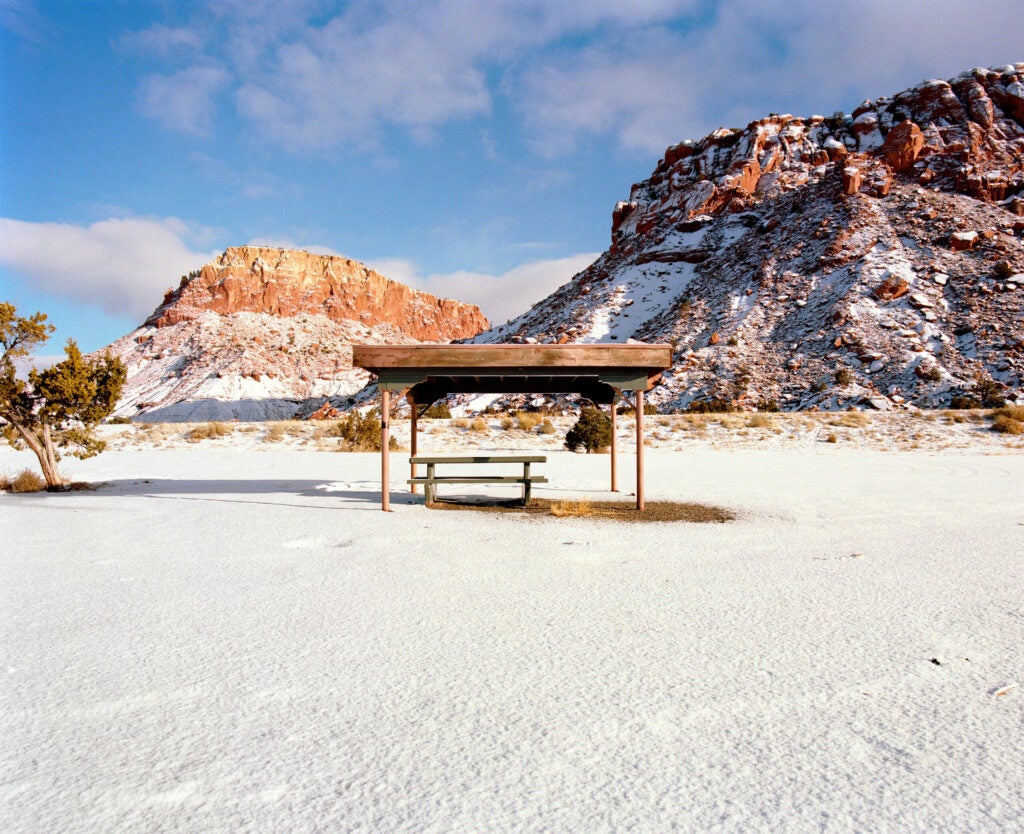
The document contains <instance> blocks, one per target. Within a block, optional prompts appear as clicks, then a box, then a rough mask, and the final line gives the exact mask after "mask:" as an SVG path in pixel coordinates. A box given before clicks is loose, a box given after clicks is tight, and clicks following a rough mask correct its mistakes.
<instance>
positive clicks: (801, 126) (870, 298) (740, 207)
mask: <svg viewBox="0 0 1024 834" xmlns="http://www.w3.org/2000/svg"><path fill="white" fill-rule="evenodd" d="M1022 328H1024V63H1018V64H1012V65H1008V66H1005V67H996V68H992V69H974V70H971V71H969V72H965V73H963V74H961V75H960V76H958V77H956V78H953V79H950V80H949V81H941V80H935V81H928V82H925V83H922V84H921V85H919V86H917V87H914V88H911V89H909V90H905V91H903V92H901V93H898V94H896V95H894V96H892V97H884V98H880V99H877V100H876V101H866V102H864V103H863V104H861V105H860V106H858V107H857V108H855V109H854V111H853V113H851V114H849V115H847V114H844V113H841V112H837V113H836V114H834V115H833V116H830V117H824V116H810V117H808V118H796V117H793V116H790V115H772V116H769V117H768V118H765V119H760V120H758V121H754V122H751V123H750V124H749V125H748V126H747V127H746V128H744V129H738V128H737V129H729V128H721V129H719V130H716V131H714V132H713V133H711V134H709V135H708V136H705V137H704V138H703V139H701V140H699V141H687V142H683V143H680V144H677V145H673V146H671V147H669V148H668V149H667V151H666V152H665V156H664V158H663V159H661V160H659V161H658V164H657V165H656V166H655V169H654V171H653V173H652V174H651V176H650V177H649V178H648V179H646V180H644V181H643V182H640V183H637V184H635V185H634V186H633V187H632V189H631V192H630V195H629V199H628V200H625V201H623V202H620V203H619V204H617V205H616V206H615V209H614V211H613V213H612V239H611V245H610V247H609V249H608V250H607V251H606V252H605V254H604V255H602V256H601V257H600V258H599V259H598V260H597V261H595V263H594V264H593V265H592V266H590V267H589V268H588V269H586V270H585V271H584V272H581V273H580V274H579V275H577V276H575V277H574V278H573V279H572V281H570V282H569V283H568V284H566V285H564V286H563V287H561V288H560V289H559V290H558V291H556V292H555V293H553V294H552V295H551V296H549V297H548V298H546V299H544V300H543V301H541V302H540V303H538V304H537V305H535V306H534V307H533V308H532V309H531V310H530V311H528V312H527V313H525V314H524V315H523V316H521V317H519V318H518V319H516V320H514V321H512V322H509V323H508V324H506V325H504V326H502V327H499V328H496V329H495V330H492V331H490V332H488V333H487V334H484V335H482V336H480V337H478V341H484V340H486V341H508V342H523V341H526V342H537V343H548V342H559V343H564V342H608V341H612V342H615V341H617V342H619V343H622V342H625V341H626V340H627V339H630V338H635V339H640V340H643V341H648V342H653V341H663V342H670V343H672V344H674V345H675V346H676V351H675V355H674V362H675V365H674V367H673V368H672V369H671V370H670V371H669V372H668V373H666V374H665V375H664V376H663V378H662V381H661V382H660V383H659V385H658V386H657V387H656V388H655V389H654V390H653V391H652V392H651V395H650V396H651V399H652V401H653V402H655V403H657V404H658V405H660V406H661V407H663V408H665V409H669V410H671V409H677V408H685V407H687V406H688V405H689V404H691V403H692V402H693V401H694V400H707V399H724V400H729V401H731V402H732V403H733V404H734V405H736V406H739V407H756V406H757V405H758V404H761V403H769V404H770V403H771V402H772V401H774V402H775V403H777V404H778V405H779V406H780V407H782V408H790V409H796V408H842V407H846V406H850V405H862V404H870V405H871V406H872V407H891V406H892V405H900V404H902V403H913V404H916V405H920V406H945V405H948V404H949V403H950V402H951V400H952V398H953V397H954V396H958V395H964V394H970V393H971V392H972V390H978V387H979V383H983V384H984V386H987V388H986V389H985V390H988V391H989V392H991V391H993V390H994V389H998V390H999V391H1000V392H1001V393H1002V395H1004V396H1005V397H1006V398H1008V399H1011V400H1014V399H1021V398H1022V397H1024V394H1022V391H1021V387H1022V379H1024V329H1022Z"/></svg>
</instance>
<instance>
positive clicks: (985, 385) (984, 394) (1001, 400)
mask: <svg viewBox="0 0 1024 834" xmlns="http://www.w3.org/2000/svg"><path fill="white" fill-rule="evenodd" d="M974 396H975V397H977V398H978V399H979V400H981V405H982V407H984V408H1001V407H1002V406H1004V405H1006V397H1004V396H1003V387H1002V386H1001V385H1000V384H999V383H998V382H996V381H995V380H994V379H987V378H985V377H981V378H979V379H978V380H977V382H975V383H974Z"/></svg>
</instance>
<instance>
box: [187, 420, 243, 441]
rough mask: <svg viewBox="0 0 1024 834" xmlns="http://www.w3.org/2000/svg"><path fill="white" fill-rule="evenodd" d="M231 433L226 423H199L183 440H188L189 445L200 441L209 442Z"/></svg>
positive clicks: (230, 428)
mask: <svg viewBox="0 0 1024 834" xmlns="http://www.w3.org/2000/svg"><path fill="white" fill-rule="evenodd" d="M233 431H234V429H233V428H232V427H231V426H229V425H227V423H201V424H200V425H198V426H195V427H194V428H193V429H192V430H191V431H190V432H189V433H188V434H187V435H185V439H186V440H188V442H189V443H198V442H199V441H200V440H210V439H211V438H215V437H226V436H227V435H229V434H231V432H233Z"/></svg>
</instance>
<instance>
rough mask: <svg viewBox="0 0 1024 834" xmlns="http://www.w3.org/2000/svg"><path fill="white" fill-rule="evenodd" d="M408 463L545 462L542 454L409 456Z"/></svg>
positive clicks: (545, 458) (545, 459)
mask: <svg viewBox="0 0 1024 834" xmlns="http://www.w3.org/2000/svg"><path fill="white" fill-rule="evenodd" d="M409 463H547V457H545V456H544V455H465V456H453V455H446V456H444V457H420V456H417V457H411V458H409Z"/></svg>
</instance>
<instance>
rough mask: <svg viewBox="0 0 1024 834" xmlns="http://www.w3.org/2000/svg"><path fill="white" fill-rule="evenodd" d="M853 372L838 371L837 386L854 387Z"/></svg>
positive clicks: (841, 369) (848, 370) (845, 369)
mask: <svg viewBox="0 0 1024 834" xmlns="http://www.w3.org/2000/svg"><path fill="white" fill-rule="evenodd" d="M853 380H854V376H853V371H851V370H850V369H849V368H840V369H839V370H838V371H836V385H853Z"/></svg>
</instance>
